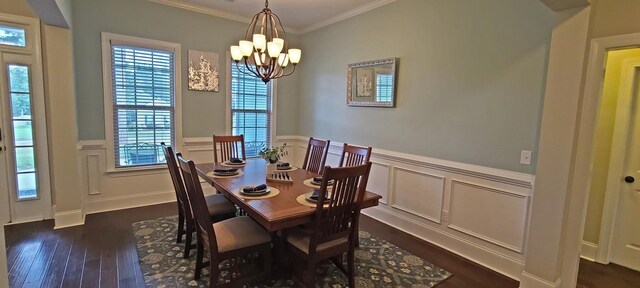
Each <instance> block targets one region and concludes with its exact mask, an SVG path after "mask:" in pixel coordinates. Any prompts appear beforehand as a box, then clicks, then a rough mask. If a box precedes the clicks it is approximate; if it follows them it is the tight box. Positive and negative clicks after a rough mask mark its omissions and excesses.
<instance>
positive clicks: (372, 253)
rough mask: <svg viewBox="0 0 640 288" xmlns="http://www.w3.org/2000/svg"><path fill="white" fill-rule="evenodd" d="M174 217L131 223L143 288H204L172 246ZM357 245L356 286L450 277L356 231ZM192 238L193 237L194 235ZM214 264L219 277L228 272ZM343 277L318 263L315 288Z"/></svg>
mask: <svg viewBox="0 0 640 288" xmlns="http://www.w3.org/2000/svg"><path fill="white" fill-rule="evenodd" d="M177 223H178V217H177V216H170V217H164V218H158V219H154V220H147V221H142V222H137V223H133V232H134V234H135V237H136V246H137V249H138V258H139V259H140V267H141V269H142V273H143V275H144V280H145V283H146V285H147V287H159V288H163V287H167V288H169V287H209V274H208V269H204V270H203V273H202V274H203V275H202V277H201V278H200V280H198V281H195V280H193V270H194V267H195V250H192V251H191V257H190V258H189V259H183V258H182V250H183V247H184V246H183V245H184V244H182V243H181V244H177V243H176V242H175V235H176V231H177V226H178V225H177ZM359 236H360V247H359V248H358V249H357V250H356V252H355V258H356V259H355V260H356V262H355V265H356V272H355V273H356V275H355V280H356V287H389V288H391V287H393V288H396V287H412V288H419V287H434V286H436V285H438V284H440V283H442V282H443V281H444V280H446V279H447V278H449V277H451V276H452V274H451V273H450V272H447V271H445V270H444V269H442V268H439V267H437V266H435V265H433V264H431V263H429V262H427V261H425V260H423V259H421V258H419V257H417V256H415V255H412V254H411V253H409V252H407V251H405V250H402V249H400V248H398V247H397V246H395V245H393V244H391V243H389V242H387V241H384V240H382V239H378V238H377V237H375V236H372V235H371V234H369V233H368V232H364V231H360V235H359ZM194 238H195V237H194ZM225 269H228V265H226V263H224V262H223V263H221V264H220V279H221V281H225V280H224V279H226V277H228V276H229V275H228V274H229V272H228V270H225ZM347 283H348V282H347V277H346V276H345V275H344V274H343V273H342V272H341V271H340V270H339V269H338V268H337V267H335V266H334V265H333V264H332V263H331V262H329V261H327V262H326V263H324V265H318V271H317V274H316V285H315V286H316V287H323V288H324V287H326V288H339V287H347ZM300 286H301V285H300V284H297V283H296V282H294V281H293V280H292V279H291V278H287V279H274V280H272V281H269V282H267V283H265V282H260V283H252V284H250V285H246V286H245V287H252V288H253V287H256V288H262V287H300Z"/></svg>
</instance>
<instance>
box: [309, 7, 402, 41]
mask: <svg viewBox="0 0 640 288" xmlns="http://www.w3.org/2000/svg"><path fill="white" fill-rule="evenodd" d="M393 2H396V0H377V1H372V2H369V3H367V4H365V5H362V6H360V7H357V8H355V9H351V10H348V11H346V12H344V13H342V14H338V15H336V16H334V17H331V18H329V19H326V20H323V21H320V22H318V23H316V24H312V25H309V26H307V27H305V28H303V29H302V30H300V31H299V33H298V34H305V33H308V32H311V31H314V30H318V29H320V28H323V27H327V26H329V25H331V24H335V23H338V22H340V21H343V20H347V19H349V18H351V17H354V16H358V15H360V14H363V13H366V12H369V11H371V10H373V9H376V8H379V7H382V6H384V5H387V4H391V3H393Z"/></svg>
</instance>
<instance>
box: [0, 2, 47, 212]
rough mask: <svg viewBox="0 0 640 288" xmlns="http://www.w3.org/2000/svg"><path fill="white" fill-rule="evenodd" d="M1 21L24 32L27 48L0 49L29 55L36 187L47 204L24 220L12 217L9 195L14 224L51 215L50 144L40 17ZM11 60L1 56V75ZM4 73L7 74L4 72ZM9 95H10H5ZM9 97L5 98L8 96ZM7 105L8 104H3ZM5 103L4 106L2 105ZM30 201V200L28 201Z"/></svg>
mask: <svg viewBox="0 0 640 288" xmlns="http://www.w3.org/2000/svg"><path fill="white" fill-rule="evenodd" d="M0 23H7V24H10V25H17V26H21V27H23V28H25V31H26V33H27V37H28V38H27V46H26V47H11V46H4V45H2V46H0V52H1V53H4V54H8V55H18V56H19V57H28V58H30V60H29V62H30V63H29V66H30V72H31V74H30V77H31V89H32V91H33V92H32V101H33V102H32V109H33V125H34V137H35V139H34V140H35V141H36V143H37V144H36V150H35V151H34V152H35V156H36V159H37V160H36V161H37V162H36V165H37V166H36V167H37V168H36V169H37V170H36V171H38V174H37V175H38V178H37V181H38V182H37V183H38V187H39V188H38V189H39V193H40V197H39V200H37V201H43V203H46V204H45V205H42V206H43V207H42V209H43V211H42V217H40V216H38V217H34V218H23V219H15V218H14V216H15V215H16V213H15V206H16V204H15V203H14V200H15V195H13V196H12V195H8V196H9V197H8V198H9V199H10V201H11V202H12V203H9V206H10V210H11V217H12V219H11V222H10V223H7V224H17V223H23V222H29V221H36V220H42V219H43V218H44V219H51V218H53V202H52V201H51V200H52V195H51V194H52V193H51V177H50V169H49V148H48V147H49V145H48V137H47V118H46V115H47V113H46V106H45V92H44V74H43V66H42V65H43V64H42V45H41V43H42V42H41V37H40V36H41V33H40V20H38V19H37V18H31V17H23V16H16V15H10V14H4V13H0ZM12 63H13V62H7V63H4V62H3V61H2V59H0V66H1V67H0V69H3V71H2V72H3V73H0V74H1V75H5V74H6V71H4V70H5V68H6V65H8V64H12ZM5 76H6V75H5ZM4 78H5V80H8V78H7V77H4ZM6 92H7V91H3V92H2V93H5V94H6ZM7 97H9V95H7ZM7 100H8V99H7ZM4 104H7V103H4ZM3 106H6V105H3ZM8 109H9V108H8V107H4V111H3V113H2V117H5V118H4V119H3V120H4V121H3V122H4V127H3V132H5V131H8V130H6V129H7V126H8V125H9V123H8V121H7V120H8V119H7V116H8V115H10V112H9V111H8ZM6 144H8V145H7V146H11V151H9V152H7V153H13V143H6ZM0 165H6V164H5V163H0ZM13 168H14V167H7V170H8V171H7V173H8V175H9V176H11V175H12V172H11V171H12V169H13ZM14 192H15V191H9V193H10V194H11V193H14ZM28 201H31V200H28Z"/></svg>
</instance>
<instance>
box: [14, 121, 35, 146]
mask: <svg viewBox="0 0 640 288" xmlns="http://www.w3.org/2000/svg"><path fill="white" fill-rule="evenodd" d="M32 128H33V127H32V125H31V121H19V120H14V121H13V137H14V138H15V139H14V141H15V145H16V147H20V146H33V129H32Z"/></svg>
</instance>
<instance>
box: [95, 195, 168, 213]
mask: <svg viewBox="0 0 640 288" xmlns="http://www.w3.org/2000/svg"><path fill="white" fill-rule="evenodd" d="M174 201H176V194H175V192H174V191H166V192H154V193H145V194H133V195H127V196H115V197H105V198H100V199H96V200H92V201H87V202H85V203H84V211H85V213H86V214H94V213H100V212H108V211H115V210H122V209H129V208H136V207H143V206H149V205H156V204H163V203H169V202H174Z"/></svg>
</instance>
